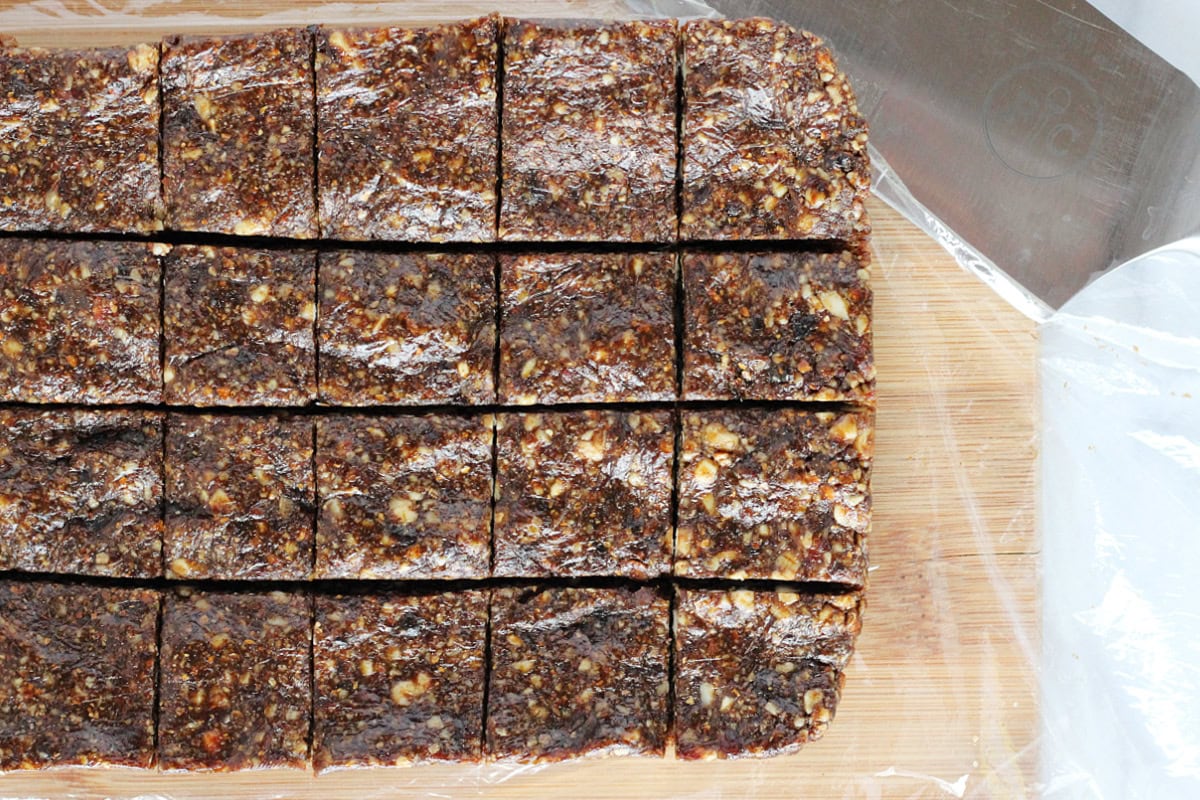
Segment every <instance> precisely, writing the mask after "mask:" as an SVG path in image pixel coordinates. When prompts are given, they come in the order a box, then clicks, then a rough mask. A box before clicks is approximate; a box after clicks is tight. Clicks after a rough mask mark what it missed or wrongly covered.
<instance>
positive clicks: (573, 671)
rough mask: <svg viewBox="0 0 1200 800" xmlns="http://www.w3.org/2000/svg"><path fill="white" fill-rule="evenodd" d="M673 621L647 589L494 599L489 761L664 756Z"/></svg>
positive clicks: (502, 593) (514, 593)
mask: <svg viewBox="0 0 1200 800" xmlns="http://www.w3.org/2000/svg"><path fill="white" fill-rule="evenodd" d="M669 617H670V614H669V608H668V603H667V600H666V598H665V597H661V596H659V595H658V594H656V593H655V591H654V590H653V589H648V588H643V589H640V590H638V591H636V592H631V591H626V590H623V589H574V588H568V589H546V590H544V591H540V592H539V591H536V590H529V589H521V588H505V589H498V590H496V591H495V592H493V600H492V636H491V638H492V641H491V648H492V650H491V656H492V665H491V679H490V684H489V687H488V715H487V752H488V754H489V755H490V756H492V757H495V758H505V759H515V760H520V761H560V760H563V759H567V758H572V757H575V756H580V755H585V754H635V753H640V754H647V755H661V754H662V753H663V749H664V745H665V742H666V738H667V697H668V694H669V692H668V687H669V676H668V674H667V672H668V669H667V663H668V654H667V647H668V644H667V643H668V640H669V638H670V620H669ZM530 661H532V662H533V663H532V665H529V662H530ZM585 661H587V662H589V663H590V667H589V668H588V669H586V670H583V669H581V668H580V667H581V665H582V664H583V663H584V662H585Z"/></svg>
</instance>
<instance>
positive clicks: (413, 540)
mask: <svg viewBox="0 0 1200 800" xmlns="http://www.w3.org/2000/svg"><path fill="white" fill-rule="evenodd" d="M317 486H318V488H317V491H318V496H319V497H320V502H321V514H320V517H319V519H318V523H317V566H316V577H318V578H389V579H398V578H407V579H431V578H485V577H487V575H488V561H489V557H490V551H489V543H488V537H489V526H490V522H491V494H492V418H491V417H490V416H486V415H485V416H483V417H454V416H447V415H437V416H421V417H417V416H403V417H401V416H397V417H357V416H345V417H324V418H321V419H319V420H317Z"/></svg>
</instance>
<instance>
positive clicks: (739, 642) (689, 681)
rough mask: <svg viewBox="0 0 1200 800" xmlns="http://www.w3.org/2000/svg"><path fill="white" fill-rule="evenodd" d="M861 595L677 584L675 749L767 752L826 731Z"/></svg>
mask: <svg viewBox="0 0 1200 800" xmlns="http://www.w3.org/2000/svg"><path fill="white" fill-rule="evenodd" d="M861 615H862V597H861V595H858V594H845V595H801V594H796V593H794V592H789V591H783V590H780V591H774V592H773V591H754V592H751V591H744V590H743V591H731V592H725V591H705V590H700V589H686V588H685V589H680V590H679V594H678V596H677V600H676V603H675V621H674V622H675V624H674V629H675V632H674V635H675V673H674V675H673V680H674V685H675V717H674V718H675V731H674V733H675V754H676V756H678V757H679V758H681V759H686V760H693V759H705V760H708V759H715V758H736V757H739V756H767V755H775V754H780V753H787V752H791V751H794V750H797V749H799V748H800V747H801V746H802V745H803V744H804V743H806V742H809V741H812V740H814V739H818V738H820V737H821V735H822V734H823V733H824V732H825V729H826V727H827V726H828V725H829V722H830V720H832V719H833V715H834V712H835V711H836V709H837V704H838V699H839V697H840V696H841V690H842V685H843V683H844V681H845V672H844V670H845V668H846V664H847V662H848V661H849V660H850V656H851V654H852V653H853V652H854V641H855V639H856V638H857V636H858V632H859V629H860V627H861Z"/></svg>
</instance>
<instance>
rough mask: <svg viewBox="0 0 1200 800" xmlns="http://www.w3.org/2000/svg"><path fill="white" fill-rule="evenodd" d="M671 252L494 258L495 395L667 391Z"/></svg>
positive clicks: (615, 396)
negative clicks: (497, 340) (497, 265)
mask: <svg viewBox="0 0 1200 800" xmlns="http://www.w3.org/2000/svg"><path fill="white" fill-rule="evenodd" d="M674 297H675V258H674V256H673V255H671V254H670V253H542V254H528V255H504V256H501V257H500V400H501V402H505V403H516V404H520V405H529V404H531V403H570V402H576V403H595V402H604V403H609V402H635V401H653V400H659V401H662V400H673V399H675V317H674V309H673V303H674Z"/></svg>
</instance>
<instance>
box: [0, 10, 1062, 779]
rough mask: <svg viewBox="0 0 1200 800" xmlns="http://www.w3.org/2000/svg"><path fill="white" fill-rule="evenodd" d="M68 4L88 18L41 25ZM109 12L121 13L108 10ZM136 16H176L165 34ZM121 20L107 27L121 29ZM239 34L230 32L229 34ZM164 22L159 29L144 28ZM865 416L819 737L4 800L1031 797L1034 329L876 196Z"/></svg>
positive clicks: (80, 29) (28, 37)
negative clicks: (867, 469)
mask: <svg viewBox="0 0 1200 800" xmlns="http://www.w3.org/2000/svg"><path fill="white" fill-rule="evenodd" d="M106 5H111V6H112V8H113V9H115V11H114V12H111V13H107V14H102V13H101V9H102V8H103V6H102V5H100V3H70V4H55V3H53V2H52V1H51V0H44V2H41V3H39V4H38V7H39V8H41V9H42V11H38V12H36V13H34V12H31V11H30V8H28V7H20V6H17V5H13V4H0V31H4V32H7V33H17V35H18V36H19V38H20V40H21V42H22V43H23V44H62V45H80V44H87V43H100V44H109V43H126V42H131V41H137V40H144V39H153V38H154V37H155V36H157V35H159V34H162V33H166V32H170V31H172V30H191V29H203V30H221V29H244V28H246V27H248V25H249V23H248V22H247V19H248V18H253V17H258V16H259V15H260V14H264V13H268V12H269V13H270V18H269V19H267V20H265V21H264V20H262V19H259V20H257V22H260V23H262V24H264V25H270V24H277V23H283V22H289V23H294V22H314V21H330V20H336V19H344V18H354V19H357V20H360V21H364V22H369V21H377V20H381V19H387V20H396V21H402V20H411V21H413V22H418V21H428V20H433V19H439V18H442V19H444V18H454V17H458V16H467V15H470V14H474V13H478V12H482V11H484V10H486V9H488V8H492V7H495V6H487V5H484V4H480V3H455V2H452V1H451V2H443V3H429V2H420V3H411V4H408V5H407V6H401V5H398V4H382V5H380V4H362V5H357V6H349V5H345V4H343V5H330V6H314V5H311V4H303V3H294V4H289V5H286V6H285V5H282V4H271V3H268V4H262V3H247V4H232V3H219V4H217V5H216V6H215V7H216V8H217V10H218V11H220V12H222V13H224V14H225V15H226V17H225V18H224V19H222V18H215V19H214V18H213V17H211V16H208V17H201V16H197V15H194V14H192V15H190V16H189V15H188V12H189V11H190V10H191V9H194V8H201V7H204V6H205V4H203V3H200V2H196V0H181V1H179V2H168V1H167V0H164V2H162V3H158V4H155V3H150V2H141V3H136V4H122V3H120V2H113V3H109V4H106ZM619 7H620V4H619V3H615V2H585V3H578V2H577V3H569V2H568V3H559V2H553V3H552V2H541V1H538V0H534V1H533V2H529V3H523V4H520V7H519V8H517V7H515V6H513V5H511V4H510V5H509V6H505V5H503V4H502V5H501V8H502V10H504V11H505V12H506V13H522V14H527V15H531V16H532V15H540V16H546V15H551V14H554V13H558V12H559V11H560V10H562V11H561V13H562V14H566V15H583V14H586V13H588V12H594V13H596V14H598V15H612V14H614V13H617V10H618V9H619ZM45 9H50V10H51V12H52V13H57V14H68V13H69V12H77V11H78V10H79V9H83V10H84V12H85V13H86V14H91V15H93V17H94V20H95V24H90V25H89V24H86V23H87V19H86V18H84V19H82V21H81V18H78V17H76V18H69V17H65V18H60V19H57V20H56V19H53V18H51V17H47V16H46V15H45V13H44V11H45ZM114 13H115V15H116V16H115V17H114V16H113V14H114ZM146 13H151V14H153V13H165V14H176V15H178V14H183V16H175V17H173V18H172V20H171V21H170V22H166V23H164V22H156V21H154V20H150V21H147V19H146V18H145V17H144V15H145V14H146ZM114 20H115V21H114ZM230 20H232V21H230ZM156 26H157V27H156ZM871 213H872V215H873V219H874V223H875V236H874V248H875V251H876V263H875V268H874V269H875V272H874V278H873V281H874V288H875V337H876V339H875V347H876V358H877V365H878V371H879V413H878V430H877V438H876V447H877V455H876V466H875V470H874V476H873V483H874V494H875V501H874V502H875V521H874V530H873V533H872V539H871V561H872V564H873V567H872V573H871V586H870V593H869V595H868V609H867V613H866V616H865V618H864V631H863V635H862V637H861V639H860V640H859V647H858V652H857V654H856V655H855V657H854V660H853V662H852V663H851V666H850V668H849V671H848V680H847V685H846V692H845V697H844V699H843V702H842V705H841V708H840V709H839V711H838V715H837V719H836V720H835V721H834V723H833V725H832V726H831V727H830V729H829V732H828V734H827V736H826V738H825V739H824V740H822V741H820V742H817V743H814V744H812V745H810V746H809V747H807V748H806V749H805V750H804V751H803V752H801V753H800V754H798V755H795V756H789V757H786V758H775V759H766V760H761V761H735V762H725V763H720V762H714V763H702V764H685V763H679V762H674V761H661V760H653V759H636V758H634V759H630V758H627V759H610V760H592V761H583V762H576V763H571V764H563V765H552V766H548V767H543V768H520V767H513V766H495V765H493V766H482V767H479V766H454V765H447V766H442V765H438V766H418V767H412V768H407V769H376V770H367V771H346V772H335V773H328V774H326V775H322V776H321V777H319V778H315V777H313V776H311V775H308V774H306V773H303V772H298V771H284V770H273V771H267V772H252V773H241V774H232V775H203V774H192V775H159V774H155V773H153V772H139V771H134V770H103V769H65V770H54V771H50V772H44V773H25V774H21V773H14V774H9V775H0V797H4V798H7V797H78V798H101V797H122V798H126V797H127V798H133V797H147V796H151V797H165V798H215V797H222V798H231V800H232V799H237V798H242V799H244V800H249V799H250V798H285V797H286V798H293V797H294V798H312V800H317V799H318V798H320V799H321V800H326V799H327V798H336V797H349V798H355V800H370V799H371V798H393V797H395V798H409V797H414V798H415V797H438V798H467V797H485V798H514V799H515V798H522V799H524V800H532V799H533V798H555V799H556V800H557V799H558V798H563V799H564V800H566V799H569V798H580V799H581V800H582V798H618V797H654V798H659V800H674V798H781V799H782V798H789V799H792V798H817V799H820V800H825V799H826V798H840V797H862V798H885V797H886V798H891V797H895V798H924V797H929V798H935V797H959V798H963V797H966V798H993V797H995V798H1024V797H1032V796H1035V794H1036V788H1035V783H1034V782H1035V779H1036V768H1037V760H1036V735H1037V723H1038V717H1037V675H1036V663H1037V648H1038V646H1039V641H1040V633H1039V622H1038V611H1037V609H1038V603H1037V587H1038V564H1039V559H1038V554H1037V536H1036V532H1035V528H1034V524H1035V509H1034V503H1035V497H1036V492H1035V468H1036V458H1037V440H1036V430H1037V427H1036V422H1037V420H1036V413H1037V412H1036V399H1035V398H1036V396H1037V392H1036V389H1037V386H1036V371H1035V370H1036V362H1035V350H1036V329H1035V325H1034V323H1033V322H1031V321H1029V320H1027V319H1026V318H1025V317H1023V316H1022V315H1020V314H1019V313H1017V312H1016V311H1014V310H1013V309H1012V308H1011V307H1009V306H1008V305H1007V304H1006V303H1005V302H1004V301H1003V300H1001V299H1000V298H999V297H997V296H996V295H995V294H993V293H992V292H991V290H989V289H988V288H987V287H985V286H984V285H983V284H982V283H980V282H979V281H978V280H976V279H975V278H974V277H972V276H970V275H968V274H966V273H965V272H963V271H962V270H961V269H960V268H959V267H958V265H957V264H956V263H955V262H954V261H953V260H952V259H951V258H950V257H949V256H948V255H947V254H946V253H945V252H944V251H943V250H941V248H940V247H938V245H937V244H936V243H934V242H933V241H932V240H931V239H929V238H928V237H926V236H925V235H924V234H923V233H921V232H920V231H919V230H918V229H916V228H915V227H913V226H912V225H910V224H909V223H907V222H906V221H904V220H903V219H902V218H900V217H899V215H898V214H896V213H895V212H894V211H892V210H891V209H889V208H887V207H886V206H884V205H883V204H882V203H880V202H878V201H874V202H873V203H872V205H871Z"/></svg>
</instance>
